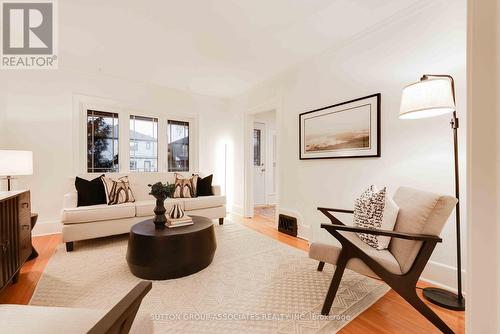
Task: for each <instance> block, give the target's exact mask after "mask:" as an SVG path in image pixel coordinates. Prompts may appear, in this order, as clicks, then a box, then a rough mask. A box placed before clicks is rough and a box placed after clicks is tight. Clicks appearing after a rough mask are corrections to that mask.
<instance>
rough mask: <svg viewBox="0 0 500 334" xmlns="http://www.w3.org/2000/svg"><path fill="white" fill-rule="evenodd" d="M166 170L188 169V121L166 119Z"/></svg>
mask: <svg viewBox="0 0 500 334" xmlns="http://www.w3.org/2000/svg"><path fill="white" fill-rule="evenodd" d="M168 171H169V172H188V171H189V122H182V121H173V120H169V121H168Z"/></svg>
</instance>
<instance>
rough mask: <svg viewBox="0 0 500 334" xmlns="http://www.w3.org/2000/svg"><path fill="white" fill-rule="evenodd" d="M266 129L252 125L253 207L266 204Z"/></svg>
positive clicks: (262, 126) (260, 124) (261, 125)
mask: <svg viewBox="0 0 500 334" xmlns="http://www.w3.org/2000/svg"><path fill="white" fill-rule="evenodd" d="M265 143H266V127H265V125H264V124H263V123H257V122H255V123H254V129H253V170H254V171H253V183H254V187H253V189H254V197H253V201H254V205H264V204H266V162H265V160H266V144H265Z"/></svg>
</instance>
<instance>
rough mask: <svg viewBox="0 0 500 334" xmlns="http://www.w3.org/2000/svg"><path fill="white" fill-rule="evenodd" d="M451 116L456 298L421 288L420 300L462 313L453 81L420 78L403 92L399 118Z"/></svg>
mask: <svg viewBox="0 0 500 334" xmlns="http://www.w3.org/2000/svg"><path fill="white" fill-rule="evenodd" d="M448 113H451V114H452V118H451V122H450V124H451V129H452V131H453V155H454V163H455V166H454V167H455V196H456V197H457V199H459V201H458V202H457V207H456V210H455V214H456V219H455V221H456V233H457V292H458V293H457V294H455V293H453V292H450V291H447V290H444V289H439V288H425V289H424V291H423V295H424V297H425V298H426V299H427V300H429V301H431V302H432V303H434V304H436V305H439V306H442V307H445V308H447V309H451V310H464V309H465V299H464V297H463V295H462V259H461V248H460V190H459V171H458V125H459V124H458V118H457V111H456V104H455V81H454V80H453V77H452V76H450V75H446V74H424V75H423V76H422V78H420V81H418V82H415V83H413V84H411V85H408V86H406V87H405V88H404V90H403V95H402V97H401V109H400V114H399V117H400V118H402V119H418V118H427V117H434V116H439V115H443V114H448Z"/></svg>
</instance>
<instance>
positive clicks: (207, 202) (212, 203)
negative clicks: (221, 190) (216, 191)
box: [184, 196, 226, 211]
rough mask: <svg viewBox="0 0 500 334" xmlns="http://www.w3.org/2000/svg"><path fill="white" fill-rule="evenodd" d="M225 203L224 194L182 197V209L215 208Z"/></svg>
mask: <svg viewBox="0 0 500 334" xmlns="http://www.w3.org/2000/svg"><path fill="white" fill-rule="evenodd" d="M225 204H226V196H200V197H196V198H184V210H186V211H191V210H200V209H208V208H216V207H218V206H223V205H225Z"/></svg>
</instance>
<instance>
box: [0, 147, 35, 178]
mask: <svg viewBox="0 0 500 334" xmlns="http://www.w3.org/2000/svg"><path fill="white" fill-rule="evenodd" d="M16 175H33V152H31V151H14V150H0V176H16Z"/></svg>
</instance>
